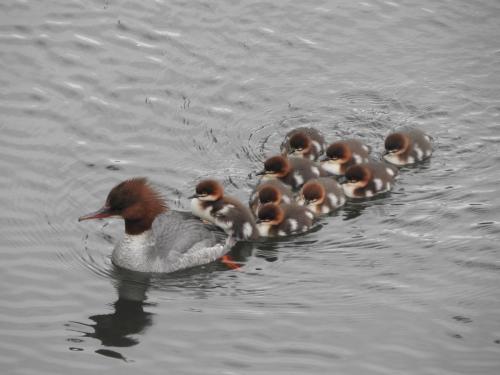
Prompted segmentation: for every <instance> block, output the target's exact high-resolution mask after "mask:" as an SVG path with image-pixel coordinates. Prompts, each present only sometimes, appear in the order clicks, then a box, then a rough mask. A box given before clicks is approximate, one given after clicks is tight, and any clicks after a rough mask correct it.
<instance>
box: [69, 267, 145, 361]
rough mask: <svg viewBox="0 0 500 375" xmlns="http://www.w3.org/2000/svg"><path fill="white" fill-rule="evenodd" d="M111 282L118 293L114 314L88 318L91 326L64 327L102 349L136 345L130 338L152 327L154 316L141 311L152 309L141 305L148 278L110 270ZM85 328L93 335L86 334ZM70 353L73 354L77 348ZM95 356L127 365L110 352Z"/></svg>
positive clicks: (115, 268)
mask: <svg viewBox="0 0 500 375" xmlns="http://www.w3.org/2000/svg"><path fill="white" fill-rule="evenodd" d="M112 278H113V280H114V282H115V286H116V289H117V291H118V300H117V301H116V302H115V303H114V304H113V308H114V312H113V313H111V314H99V315H92V316H90V317H89V320H91V321H93V322H94V323H91V324H87V323H80V322H70V323H69V324H66V326H68V327H70V328H69V329H71V330H72V331H75V332H80V333H82V337H89V338H94V339H97V340H100V341H101V344H102V345H103V346H106V347H128V346H133V345H137V344H138V343H139V340H138V339H137V338H135V337H134V335H137V334H140V333H143V332H144V331H145V330H146V329H147V328H148V327H149V326H151V325H152V324H153V315H154V314H153V313H150V312H147V311H145V310H144V308H145V307H147V306H151V305H152V304H149V303H145V302H144V301H145V300H146V291H147V289H148V288H149V285H150V279H151V275H149V274H144V273H139V272H133V271H128V270H124V269H119V268H117V267H114V268H113V270H112ZM75 325H76V327H75ZM82 328H86V330H83V329H82ZM88 328H90V329H92V330H93V332H89V331H88ZM69 341H71V342H73V343H75V342H78V341H80V342H81V340H77V339H69ZM70 349H71V350H76V349H77V348H70ZM95 352H96V353H98V354H101V355H104V356H106V357H110V358H115V359H121V360H123V361H127V359H126V358H125V357H124V356H123V355H122V354H120V353H118V352H116V351H114V350H110V349H98V350H96V351H95Z"/></svg>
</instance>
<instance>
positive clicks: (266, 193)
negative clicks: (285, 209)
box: [259, 185, 281, 204]
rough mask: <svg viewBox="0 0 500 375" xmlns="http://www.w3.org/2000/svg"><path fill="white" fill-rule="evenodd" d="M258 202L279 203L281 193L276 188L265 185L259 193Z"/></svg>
mask: <svg viewBox="0 0 500 375" xmlns="http://www.w3.org/2000/svg"><path fill="white" fill-rule="evenodd" d="M259 202H260V203H261V204H266V203H270V202H271V203H277V204H279V203H280V202H281V191H279V189H278V188H277V187H276V186H272V185H266V186H264V187H263V188H262V189H260V191H259Z"/></svg>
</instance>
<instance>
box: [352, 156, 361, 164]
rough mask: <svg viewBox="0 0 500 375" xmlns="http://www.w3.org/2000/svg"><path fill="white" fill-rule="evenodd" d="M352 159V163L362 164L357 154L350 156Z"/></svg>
mask: <svg viewBox="0 0 500 375" xmlns="http://www.w3.org/2000/svg"><path fill="white" fill-rule="evenodd" d="M352 158H353V159H354V162H355V163H356V164H360V163H362V162H363V158H362V157H361V156H359V155H358V154H352Z"/></svg>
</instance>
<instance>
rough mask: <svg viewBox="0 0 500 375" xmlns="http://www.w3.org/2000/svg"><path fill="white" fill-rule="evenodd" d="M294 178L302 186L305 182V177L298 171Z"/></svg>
mask: <svg viewBox="0 0 500 375" xmlns="http://www.w3.org/2000/svg"><path fill="white" fill-rule="evenodd" d="M293 179H294V180H295V184H296V185H297V186H301V185H302V184H303V183H304V179H303V178H302V176H301V175H300V174H298V173H295V174H294V175H293Z"/></svg>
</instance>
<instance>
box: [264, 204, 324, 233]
mask: <svg viewBox="0 0 500 375" xmlns="http://www.w3.org/2000/svg"><path fill="white" fill-rule="evenodd" d="M314 218H315V216H314V213H313V212H312V211H311V210H309V208H307V207H304V206H299V205H298V204H295V203H292V204H281V205H277V204H274V203H266V204H265V205H263V206H262V207H261V208H260V209H259V213H258V216H257V228H258V229H259V234H260V235H261V236H262V237H283V236H289V235H292V234H297V233H303V232H306V231H308V230H309V229H311V227H312V225H313V222H314Z"/></svg>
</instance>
